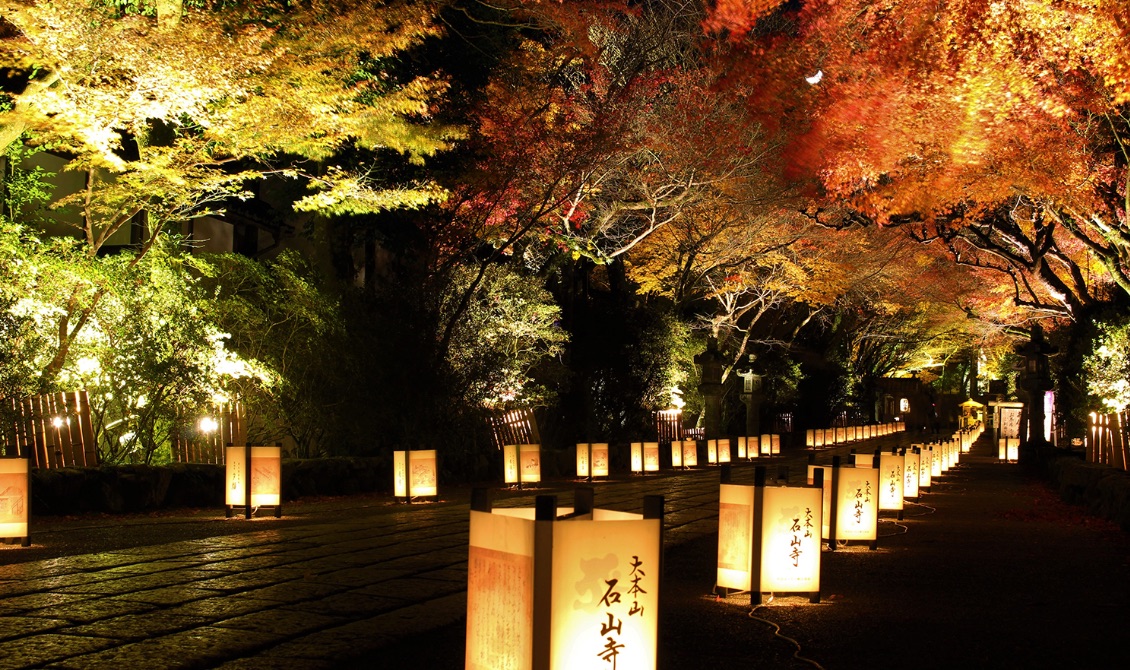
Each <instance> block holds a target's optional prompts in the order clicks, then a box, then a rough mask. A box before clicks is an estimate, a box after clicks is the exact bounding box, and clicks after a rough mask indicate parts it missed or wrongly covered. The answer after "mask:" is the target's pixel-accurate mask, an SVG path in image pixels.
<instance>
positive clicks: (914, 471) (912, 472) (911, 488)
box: [902, 449, 922, 498]
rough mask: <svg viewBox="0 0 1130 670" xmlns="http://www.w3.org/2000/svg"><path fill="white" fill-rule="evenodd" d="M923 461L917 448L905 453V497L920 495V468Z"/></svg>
mask: <svg viewBox="0 0 1130 670" xmlns="http://www.w3.org/2000/svg"><path fill="white" fill-rule="evenodd" d="M921 462H922V456H921V454H919V453H918V450H917V449H910V450H909V451H907V452H906V453H904V454H903V479H902V495H903V498H917V497H918V481H919V480H918V468H919V467H920V465H921Z"/></svg>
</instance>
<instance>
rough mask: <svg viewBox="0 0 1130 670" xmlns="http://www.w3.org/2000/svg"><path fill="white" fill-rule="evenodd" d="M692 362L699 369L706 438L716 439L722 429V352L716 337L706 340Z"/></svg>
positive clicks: (699, 386)
mask: <svg viewBox="0 0 1130 670" xmlns="http://www.w3.org/2000/svg"><path fill="white" fill-rule="evenodd" d="M694 364H695V366H697V367H698V370H699V384H698V391H699V393H701V394H702V401H703V414H704V417H703V418H704V419H705V424H706V425H705V428H706V439H717V438H718V436H719V433H720V432H721V429H722V352H720V351H719V350H718V340H717V339H715V338H713V337H711V338H710V339H708V340H707V341H706V351H704V352H702V353H701V354H698V355H697V356H695V357H694Z"/></svg>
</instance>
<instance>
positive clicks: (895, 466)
mask: <svg viewBox="0 0 1130 670" xmlns="http://www.w3.org/2000/svg"><path fill="white" fill-rule="evenodd" d="M905 467H906V459H905V458H904V457H902V456H899V455H897V454H880V455H879V509H880V510H885V511H888V512H902V507H903V495H904V493H903V469H904V468H905Z"/></svg>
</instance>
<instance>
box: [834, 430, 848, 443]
mask: <svg viewBox="0 0 1130 670" xmlns="http://www.w3.org/2000/svg"><path fill="white" fill-rule="evenodd" d="M844 442H847V429H846V428H844V427H842V426H841V427H839V428H836V444H843V443H844Z"/></svg>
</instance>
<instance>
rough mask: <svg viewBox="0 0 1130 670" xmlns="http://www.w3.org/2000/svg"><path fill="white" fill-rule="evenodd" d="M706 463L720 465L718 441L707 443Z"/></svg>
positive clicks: (708, 441)
mask: <svg viewBox="0 0 1130 670" xmlns="http://www.w3.org/2000/svg"><path fill="white" fill-rule="evenodd" d="M706 463H707V464H708V465H718V440H707V441H706Z"/></svg>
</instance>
